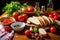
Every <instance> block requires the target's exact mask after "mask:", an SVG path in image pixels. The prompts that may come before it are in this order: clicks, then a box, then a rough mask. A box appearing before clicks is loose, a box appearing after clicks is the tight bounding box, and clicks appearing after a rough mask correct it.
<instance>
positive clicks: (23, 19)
mask: <svg viewBox="0 0 60 40" xmlns="http://www.w3.org/2000/svg"><path fill="white" fill-rule="evenodd" d="M27 18H28V15H27V14H23V15H20V16H18V20H19V21H21V22H22V21H25V20H26V19H27Z"/></svg>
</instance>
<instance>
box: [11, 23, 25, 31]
mask: <svg viewBox="0 0 60 40" xmlns="http://www.w3.org/2000/svg"><path fill="white" fill-rule="evenodd" d="M15 25H19V26H20V27H14V26H15ZM11 27H12V29H14V30H15V31H21V30H23V29H24V27H25V23H24V22H15V23H12V24H11Z"/></svg>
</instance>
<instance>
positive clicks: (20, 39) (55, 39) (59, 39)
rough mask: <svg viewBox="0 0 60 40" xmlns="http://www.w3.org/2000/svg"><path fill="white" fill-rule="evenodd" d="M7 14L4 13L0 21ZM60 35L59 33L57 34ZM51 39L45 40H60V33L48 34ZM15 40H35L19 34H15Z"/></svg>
mask: <svg viewBox="0 0 60 40" xmlns="http://www.w3.org/2000/svg"><path fill="white" fill-rule="evenodd" d="M6 13H7V12H5V13H3V14H2V15H1V16H0V19H1V18H2V16H4V15H5V14H6ZM57 33H58V32H57ZM48 35H49V37H48V38H44V39H45V40H60V32H59V34H53V33H48ZM13 40H33V39H29V38H28V37H26V36H25V35H21V34H18V33H17V32H15V34H14V37H13Z"/></svg>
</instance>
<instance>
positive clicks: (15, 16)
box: [13, 12, 20, 20]
mask: <svg viewBox="0 0 60 40" xmlns="http://www.w3.org/2000/svg"><path fill="white" fill-rule="evenodd" d="M19 15H20V13H19V12H14V13H13V17H14V18H15V19H16V20H17V19H18V16H19Z"/></svg>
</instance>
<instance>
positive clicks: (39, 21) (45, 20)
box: [27, 16, 55, 26]
mask: <svg viewBox="0 0 60 40" xmlns="http://www.w3.org/2000/svg"><path fill="white" fill-rule="evenodd" d="M54 22H55V21H54V19H52V18H49V17H47V16H39V17H36V16H33V17H29V18H28V19H27V23H32V24H35V25H39V26H47V25H51V24H54Z"/></svg>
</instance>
